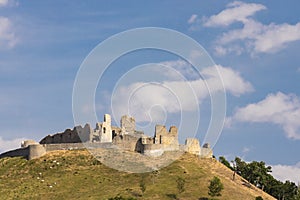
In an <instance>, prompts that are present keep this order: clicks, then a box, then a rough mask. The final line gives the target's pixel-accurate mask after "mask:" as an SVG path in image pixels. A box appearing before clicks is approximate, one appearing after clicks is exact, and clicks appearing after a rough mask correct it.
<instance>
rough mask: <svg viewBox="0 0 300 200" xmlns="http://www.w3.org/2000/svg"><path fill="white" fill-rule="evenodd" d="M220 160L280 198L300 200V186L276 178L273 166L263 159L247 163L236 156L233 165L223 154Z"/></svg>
mask: <svg viewBox="0 0 300 200" xmlns="http://www.w3.org/2000/svg"><path fill="white" fill-rule="evenodd" d="M219 160H220V162H221V163H223V164H224V165H225V166H226V167H228V168H229V169H231V170H233V171H235V172H236V173H237V174H239V175H240V176H242V177H243V178H245V179H246V180H248V181H249V182H250V183H252V184H253V185H255V186H256V187H258V188H260V189H262V190H263V191H265V192H267V193H269V194H270V195H272V196H274V197H276V198H277V199H279V200H300V188H298V187H297V185H296V184H295V183H293V182H290V181H286V182H285V183H283V182H281V181H279V180H276V179H275V178H274V177H273V176H272V175H271V174H270V172H272V168H271V166H266V164H265V162H263V161H261V162H257V161H252V162H250V163H246V162H244V161H242V159H240V158H238V157H236V158H235V160H234V161H232V162H233V163H234V167H232V166H231V165H230V163H229V162H228V161H227V160H226V159H225V158H224V157H223V156H221V157H220V158H219Z"/></svg>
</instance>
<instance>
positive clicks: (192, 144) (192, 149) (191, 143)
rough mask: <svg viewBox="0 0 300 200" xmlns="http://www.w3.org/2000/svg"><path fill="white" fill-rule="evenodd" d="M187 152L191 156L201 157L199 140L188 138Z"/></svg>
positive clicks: (186, 142)
mask: <svg viewBox="0 0 300 200" xmlns="http://www.w3.org/2000/svg"><path fill="white" fill-rule="evenodd" d="M185 151H186V152H188V153H191V154H196V155H200V154H201V148H200V143H199V140H198V139H196V138H187V139H186V140H185Z"/></svg>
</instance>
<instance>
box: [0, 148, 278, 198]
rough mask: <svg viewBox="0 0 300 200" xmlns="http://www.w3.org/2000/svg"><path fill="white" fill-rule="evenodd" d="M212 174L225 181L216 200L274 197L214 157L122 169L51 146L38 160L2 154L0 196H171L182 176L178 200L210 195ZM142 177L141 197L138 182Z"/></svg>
mask: <svg viewBox="0 0 300 200" xmlns="http://www.w3.org/2000/svg"><path fill="white" fill-rule="evenodd" d="M214 176H217V177H219V178H220V179H221V182H222V183H223V184H224V190H223V191H222V196H221V197H218V198H217V199H233V200H234V199H236V200H240V199H243V200H248V199H249V200H254V199H255V197H256V196H262V197H263V199H274V198H273V197H271V196H270V195H268V194H266V193H264V192H262V191H261V190H259V189H257V188H255V187H254V186H253V185H250V184H246V183H247V182H246V181H245V180H244V179H243V178H241V177H239V176H238V175H236V178H235V181H233V180H232V171H231V170H230V169H228V168H227V167H226V166H224V165H223V164H221V163H220V162H218V161H217V160H215V159H213V158H202V159H199V157H198V156H196V155H192V154H189V153H185V154H184V155H182V156H181V157H180V159H178V160H176V161H175V162H173V163H172V164H171V165H169V166H167V167H165V168H162V169H160V170H159V171H155V172H149V173H145V174H134V173H126V172H120V171H117V170H114V169H111V168H108V167H106V166H105V165H103V164H102V163H101V162H99V161H98V160H96V159H95V158H94V157H93V156H91V155H90V154H89V152H88V151H87V150H71V151H70V150H69V151H63V150H60V151H53V152H51V153H48V154H46V155H45V156H42V157H40V158H37V159H33V160H29V161H28V160H26V159H24V158H21V157H14V158H2V159H0V180H1V181H0V192H1V199H107V198H109V197H114V196H116V195H118V194H120V195H122V196H123V197H134V198H136V199H166V200H167V199H174V198H173V197H174V194H177V188H176V179H177V178H178V177H182V178H183V179H184V180H185V181H186V184H185V191H184V192H183V193H181V194H179V195H178V194H177V197H178V198H179V199H199V198H200V197H208V195H207V192H208V188H207V187H208V185H209V180H211V179H212V178H213V177H214ZM142 177H144V180H145V183H146V191H145V193H144V195H143V196H142V193H141V191H140V187H139V183H140V182H141V179H142Z"/></svg>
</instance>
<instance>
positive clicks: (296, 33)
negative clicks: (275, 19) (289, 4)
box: [254, 22, 300, 53]
mask: <svg viewBox="0 0 300 200" xmlns="http://www.w3.org/2000/svg"><path fill="white" fill-rule="evenodd" d="M264 30H265V31H264V32H262V33H261V34H258V35H257V36H256V37H255V41H254V48H255V49H254V50H255V51H256V52H265V53H267V52H276V51H278V50H280V49H282V48H283V47H284V46H285V45H286V44H287V43H289V42H293V41H297V40H300V22H299V23H297V24H295V25H290V24H287V23H284V24H279V25H276V24H270V25H268V26H264Z"/></svg>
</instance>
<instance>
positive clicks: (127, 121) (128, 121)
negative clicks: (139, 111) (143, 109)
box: [120, 115, 136, 134]
mask: <svg viewBox="0 0 300 200" xmlns="http://www.w3.org/2000/svg"><path fill="white" fill-rule="evenodd" d="M120 125H121V129H122V132H123V133H124V134H127V133H134V131H135V128H136V127H135V119H134V118H133V117H129V116H127V115H124V116H122V117H121V121H120Z"/></svg>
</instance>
